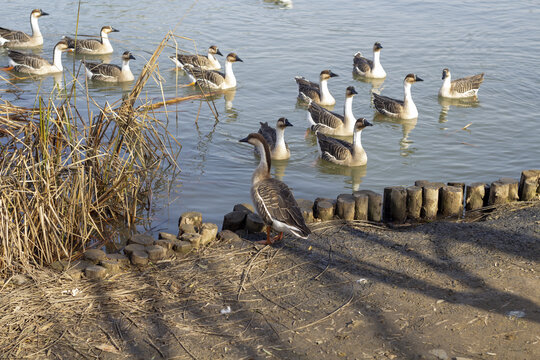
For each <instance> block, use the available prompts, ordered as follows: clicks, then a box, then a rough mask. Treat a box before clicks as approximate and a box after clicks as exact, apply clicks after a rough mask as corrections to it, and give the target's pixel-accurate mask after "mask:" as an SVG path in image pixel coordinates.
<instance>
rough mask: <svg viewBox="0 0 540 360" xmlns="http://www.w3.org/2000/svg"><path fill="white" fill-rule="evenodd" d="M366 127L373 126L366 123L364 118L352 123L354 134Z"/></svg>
mask: <svg viewBox="0 0 540 360" xmlns="http://www.w3.org/2000/svg"><path fill="white" fill-rule="evenodd" d="M367 126H373V124H372V123H370V122H369V121H367V120H366V118H358V119H356V122H355V123H354V132H357V131H360V130H363V129H364V128H365V127H367Z"/></svg>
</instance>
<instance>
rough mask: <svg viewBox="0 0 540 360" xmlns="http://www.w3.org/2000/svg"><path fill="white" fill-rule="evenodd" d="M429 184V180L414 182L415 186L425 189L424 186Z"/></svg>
mask: <svg viewBox="0 0 540 360" xmlns="http://www.w3.org/2000/svg"><path fill="white" fill-rule="evenodd" d="M429 183H430V181H428V180H416V181H415V182H414V186H420V187H421V188H423V187H424V186H426V185H427V184H429Z"/></svg>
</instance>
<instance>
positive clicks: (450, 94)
mask: <svg viewBox="0 0 540 360" xmlns="http://www.w3.org/2000/svg"><path fill="white" fill-rule="evenodd" d="M442 79H443V84H442V86H441V89H440V90H439V96H441V97H445V98H452V99H458V98H465V97H472V96H476V94H478V89H479V88H480V84H482V81H484V73H481V74H477V75H472V76H468V77H464V78H461V79H457V80H454V81H452V76H451V74H450V70H448V69H443V71H442Z"/></svg>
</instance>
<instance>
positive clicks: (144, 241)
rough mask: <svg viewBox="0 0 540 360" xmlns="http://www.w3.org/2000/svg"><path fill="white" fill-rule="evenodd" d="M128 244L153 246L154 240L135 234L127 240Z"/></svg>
mask: <svg viewBox="0 0 540 360" xmlns="http://www.w3.org/2000/svg"><path fill="white" fill-rule="evenodd" d="M128 244H139V245H143V246H148V245H154V238H153V237H151V236H150V235H147V234H135V235H132V236H131V238H130V239H129V240H128Z"/></svg>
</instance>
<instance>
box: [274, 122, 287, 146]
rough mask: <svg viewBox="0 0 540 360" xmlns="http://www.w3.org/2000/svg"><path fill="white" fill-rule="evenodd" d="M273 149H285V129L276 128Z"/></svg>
mask: <svg viewBox="0 0 540 360" xmlns="http://www.w3.org/2000/svg"><path fill="white" fill-rule="evenodd" d="M274 148H275V149H284V148H285V129H282V128H279V127H278V128H277V129H276V144H275V145H274Z"/></svg>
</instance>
